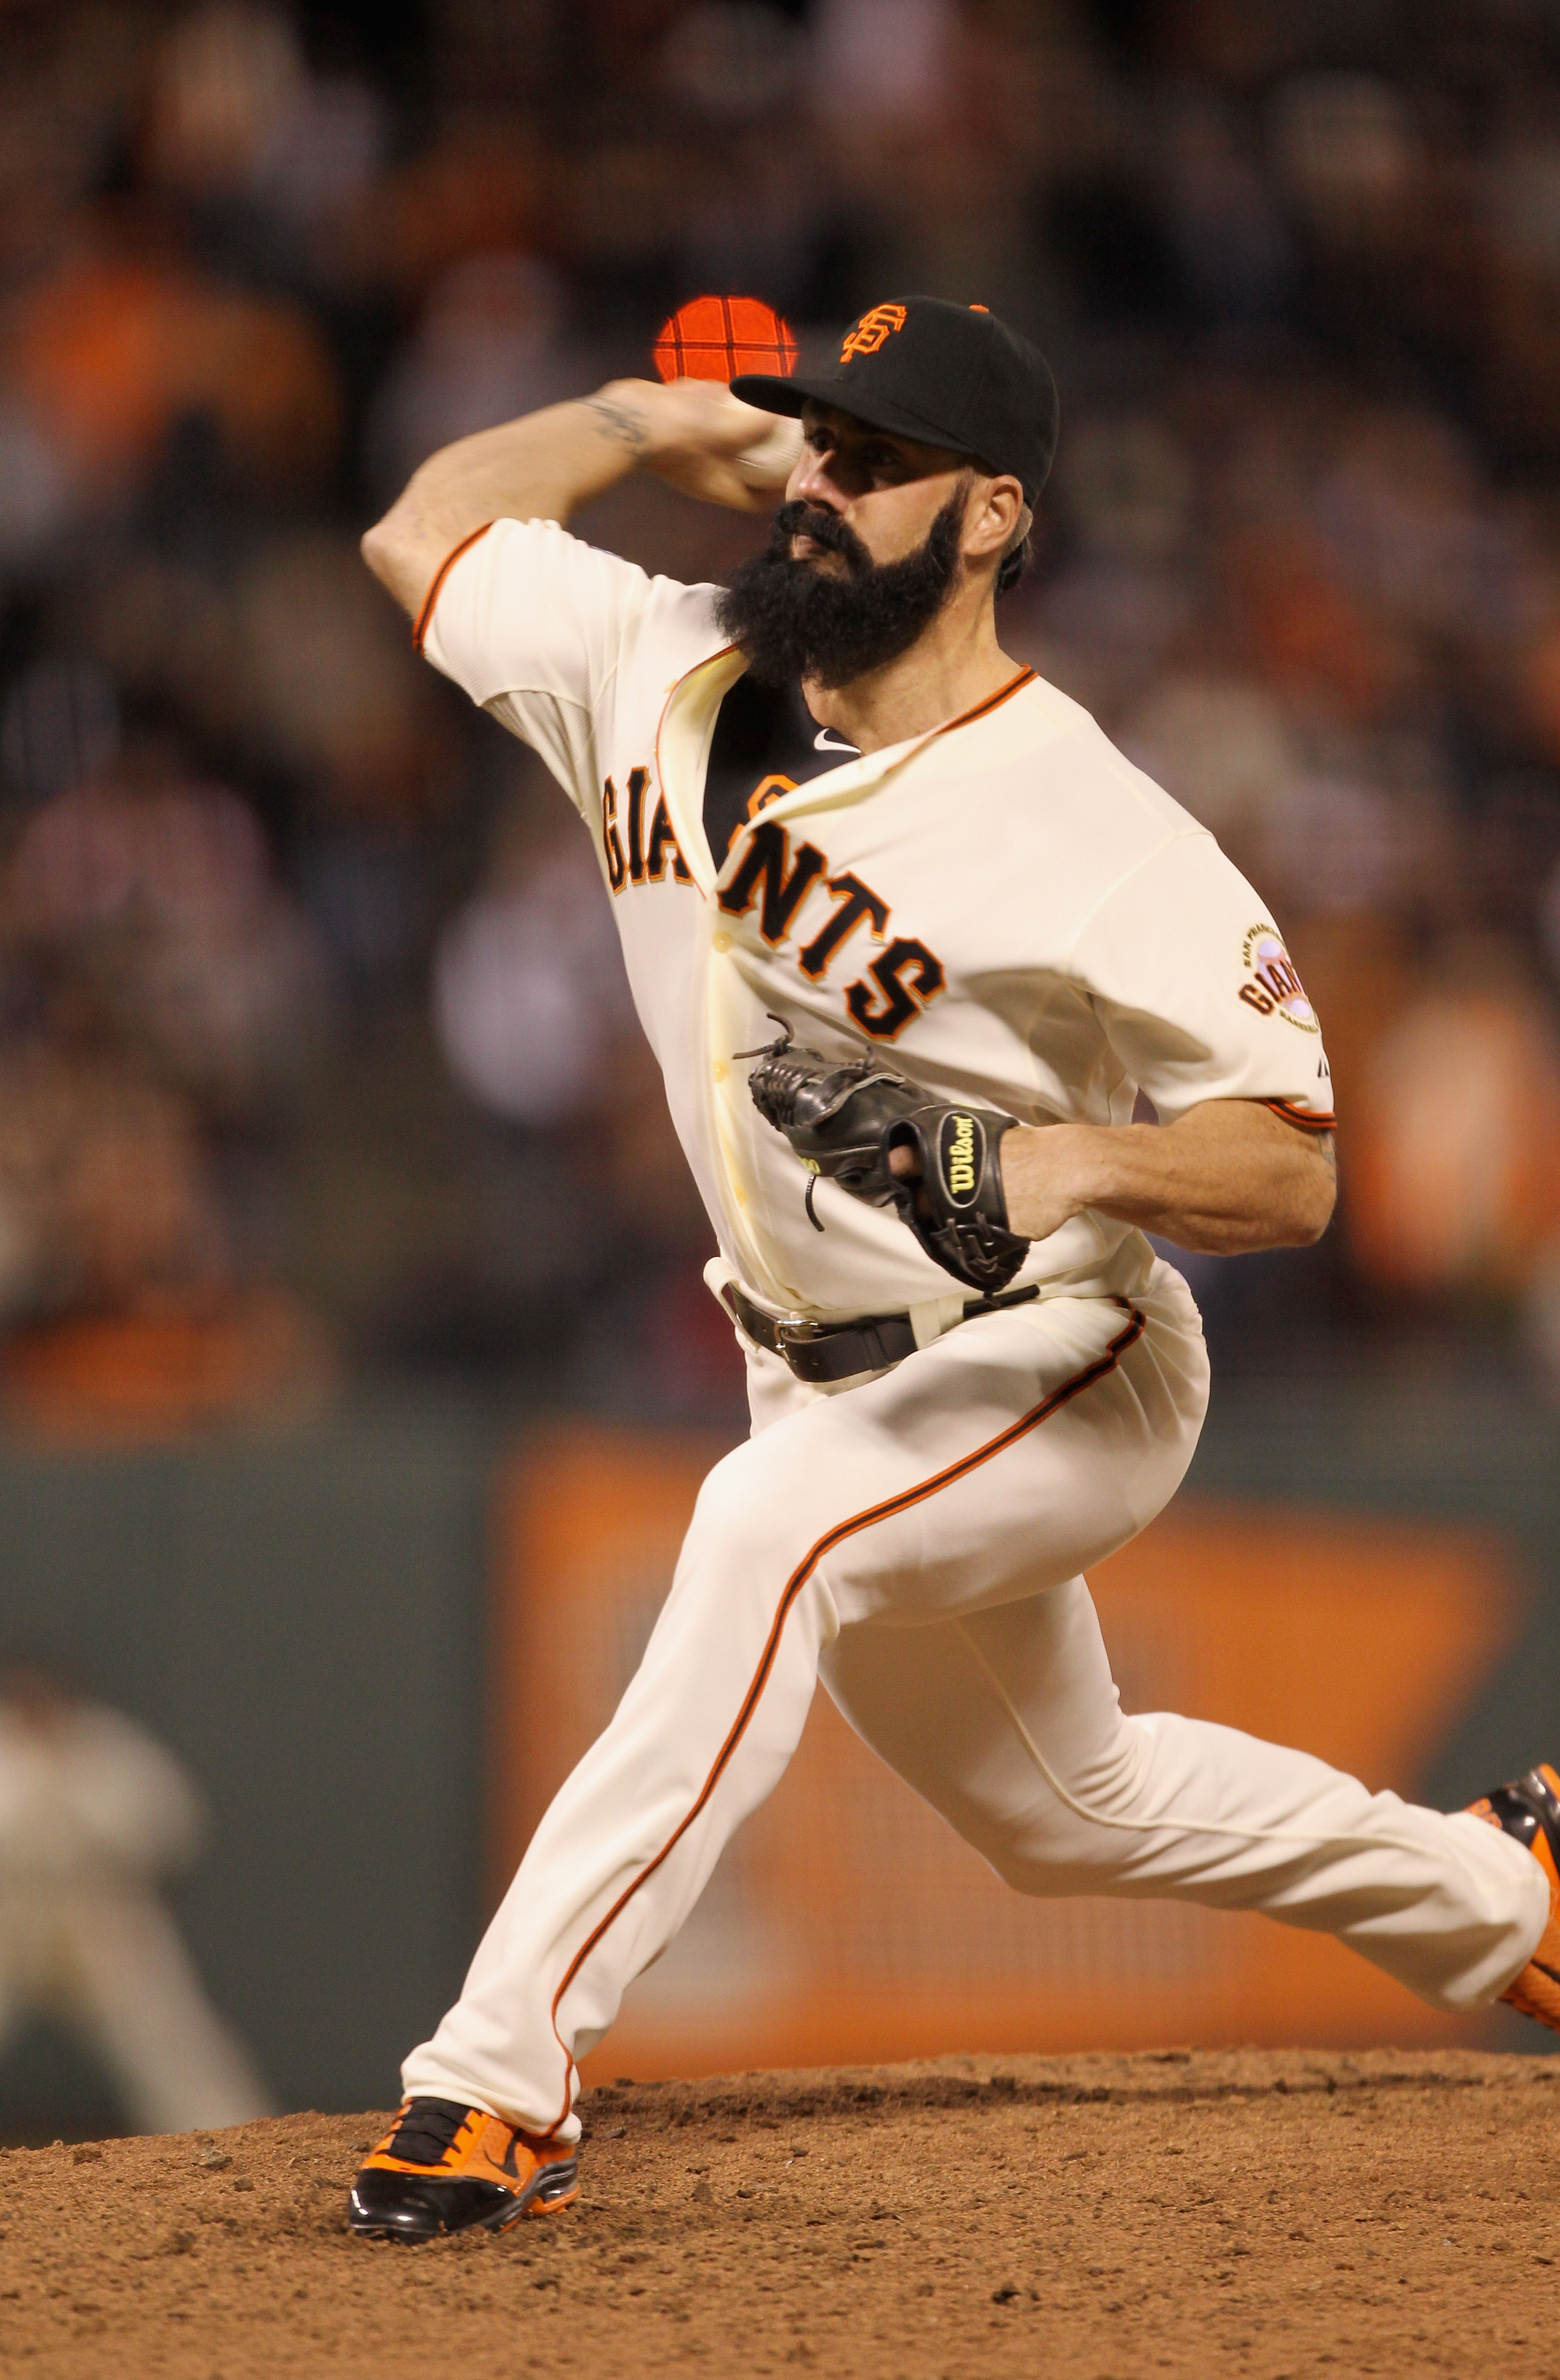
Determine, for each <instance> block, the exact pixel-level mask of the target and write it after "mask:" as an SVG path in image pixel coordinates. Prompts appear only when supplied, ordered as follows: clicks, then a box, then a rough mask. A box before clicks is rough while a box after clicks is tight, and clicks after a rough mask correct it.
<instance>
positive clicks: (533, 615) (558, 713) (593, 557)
mask: <svg viewBox="0 0 1560 2380" xmlns="http://www.w3.org/2000/svg"><path fill="white" fill-rule="evenodd" d="M658 590H664V592H665V593H666V594H669V595H671V596H674V597H676V596H686V595H687V594H688V593H689V589H682V588H676V589H673V588H672V587H671V586H670V583H669V582H667V581H664V580H659V579H652V578H650V577H647V576H646V574H645V573H644V572H643V571H642V570H640V569H639V568H638V567H637V565H635V564H633V563H631V562H625V561H624V560H623V559H622V558H621V556H620V555H618V554H615V553H602V552H601V551H600V550H599V549H598V548H597V547H595V546H591V545H587V544H585V543H584V541H583V540H581V539H579V538H577V537H571V536H570V535H569V533H568V531H567V529H563V528H559V527H558V524H557V523H556V521H516V520H495V521H492V522H490V523H489V525H488V527H487V528H485V529H479V530H478V531H477V532H476V534H475V535H474V536H473V537H471V538H469V539H468V540H467V541H466V543H465V544H464V545H461V546H457V548H456V550H455V552H454V553H452V554H451V555H450V556H449V557H448V558H447V560H446V561H445V564H444V565H443V567H442V568H441V570H440V572H439V575H438V577H436V578H435V580H434V581H433V586H432V587H431V588H430V589H429V592H428V598H427V601H425V603H424V605H423V609H422V616H421V618H420V620H419V622H418V625H417V636H416V641H417V643H418V646H419V649H420V651H421V652H422V653H423V654H424V655H425V656H426V658H427V659H428V660H429V661H431V662H433V666H434V667H435V669H439V670H442V671H443V672H444V674H445V676H446V677H449V678H453V679H454V680H455V683H456V684H457V686H463V687H464V688H465V690H466V692H467V693H468V694H469V696H470V698H471V699H472V701H473V702H477V703H480V704H481V706H482V708H483V709H484V710H490V711H492V712H493V714H494V717H495V718H497V719H498V720H499V721H500V722H501V723H502V724H503V725H504V726H506V727H507V728H508V729H509V730H510V732H511V733H512V734H514V735H518V736H519V737H520V738H521V740H522V741H523V742H524V743H527V744H530V746H532V747H533V748H534V749H535V750H536V751H537V752H538V753H540V754H541V756H542V759H543V760H544V761H545V762H546V763H547V766H548V767H549V768H550V769H551V771H553V774H554V775H555V777H556V778H557V779H558V781H559V783H561V784H562V785H563V786H564V788H565V790H566V791H567V793H568V794H569V795H570V796H571V798H572V799H573V801H574V803H575V805H576V807H579V808H583V807H586V805H587V803H588V802H589V800H590V797H591V790H592V788H593V786H594V783H595V780H596V776H597V774H598V771H597V766H596V749H597V743H598V725H599V722H600V721H601V718H602V715H603V707H604V706H605V705H606V704H607V703H608V702H609V701H610V700H611V699H612V698H613V694H614V690H615V679H616V675H617V673H618V670H619V668H620V666H621V664H622V662H623V660H624V656H625V653H626V651H627V650H628V648H629V647H630V646H631V645H632V643H633V641H634V640H635V637H636V636H637V634H639V633H640V632H641V631H642V627H643V625H644V623H645V620H646V616H647V614H649V613H651V612H652V610H653V609H654V607H655V601H656V596H657V592H658Z"/></svg>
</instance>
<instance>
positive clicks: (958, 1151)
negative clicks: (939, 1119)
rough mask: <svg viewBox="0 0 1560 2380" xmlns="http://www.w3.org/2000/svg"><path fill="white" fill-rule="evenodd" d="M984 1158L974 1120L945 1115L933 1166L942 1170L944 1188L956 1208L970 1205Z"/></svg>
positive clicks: (983, 1141) (981, 1138)
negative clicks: (937, 1166) (935, 1161)
mask: <svg viewBox="0 0 1560 2380" xmlns="http://www.w3.org/2000/svg"><path fill="white" fill-rule="evenodd" d="M985 1158H986V1135H985V1134H984V1133H983V1132H982V1131H981V1127H980V1125H979V1124H978V1123H976V1121H975V1119H974V1117H973V1116H972V1115H957V1114H949V1115H945V1117H944V1118H943V1129H942V1131H941V1132H940V1133H939V1135H937V1162H938V1164H939V1165H940V1166H941V1167H942V1169H943V1183H944V1186H945V1189H946V1191H947V1194H948V1196H949V1198H950V1199H951V1200H952V1201H953V1204H954V1205H955V1206H956V1207H969V1206H972V1205H973V1204H974V1202H975V1196H976V1194H977V1192H978V1191H979V1189H980V1187H981V1171H982V1169H983V1167H984V1164H985Z"/></svg>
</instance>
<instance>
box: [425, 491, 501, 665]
mask: <svg viewBox="0 0 1560 2380" xmlns="http://www.w3.org/2000/svg"><path fill="white" fill-rule="evenodd" d="M492 527H493V523H492V521H483V523H482V525H481V528H474V529H473V530H472V531H471V534H470V536H469V537H463V538H462V539H461V540H460V543H459V544H458V545H456V546H452V547H451V548H450V551H449V552H448V553H446V554H445V558H444V560H443V561H442V562H441V563H440V565H439V566H438V568H437V570H435V571H434V573H433V585H432V586H431V587H430V588H429V589H428V592H427V594H426V595H425V596H424V597H423V599H422V609H421V611H420V613H418V615H417V625H416V627H415V628H414V629H413V630H412V632H411V649H412V650H413V652H414V653H420V651H421V650H422V640H423V638H424V637H426V636H427V634H428V623H429V621H430V620H431V619H432V618H433V606H434V604H435V603H436V602H437V601H438V600H439V590H440V589H441V588H442V587H443V586H444V583H445V579H446V578H447V577H449V575H450V572H451V570H452V569H453V568H454V566H455V565H456V564H457V562H458V561H459V559H460V557H461V555H462V554H463V553H466V552H468V550H469V548H470V547H471V546H473V545H475V544H476V542H477V540H478V539H479V538H481V537H486V535H487V533H488V531H489V529H490V528H492Z"/></svg>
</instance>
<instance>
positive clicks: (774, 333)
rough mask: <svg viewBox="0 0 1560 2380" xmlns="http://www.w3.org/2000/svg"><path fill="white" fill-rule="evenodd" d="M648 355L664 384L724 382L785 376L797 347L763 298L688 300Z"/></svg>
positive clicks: (785, 325) (664, 327) (781, 319)
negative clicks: (743, 375) (741, 376)
mask: <svg viewBox="0 0 1560 2380" xmlns="http://www.w3.org/2000/svg"><path fill="white" fill-rule="evenodd" d="M652 355H653V356H654V358H655V369H656V370H657V371H658V372H659V373H660V375H661V377H662V379H663V380H719V381H728V380H732V379H734V378H735V377H736V375H737V373H738V372H782V373H786V374H787V375H788V374H789V373H790V372H791V370H793V369H794V367H795V364H796V360H797V343H796V339H795V336H794V335H793V334H792V331H791V326H790V324H789V323H788V322H786V319H785V317H784V315H782V314H777V313H776V312H775V310H774V307H773V306H766V305H765V304H764V302H763V300H762V297H692V298H690V299H689V302H688V304H687V305H686V306H679V307H678V308H677V310H676V313H675V314H673V315H671V316H670V317H669V318H668V320H667V321H666V322H663V323H662V325H661V328H660V331H659V332H658V333H657V334H656V340H655V345H654V347H653V348H652Z"/></svg>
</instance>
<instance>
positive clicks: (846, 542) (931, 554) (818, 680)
mask: <svg viewBox="0 0 1560 2380" xmlns="http://www.w3.org/2000/svg"><path fill="white" fill-rule="evenodd" d="M964 503H965V492H964V490H963V489H962V488H959V489H956V490H955V492H954V493H953V494H952V495H951V496H950V497H949V498H948V501H947V503H946V504H945V505H944V506H943V509H942V511H941V512H940V513H939V514H938V516H937V517H936V519H935V520H934V521H933V522H932V527H931V528H929V529H928V531H927V533H926V541H925V543H924V544H923V545H920V546H918V547H917V548H916V551H915V552H914V553H907V554H905V555H904V556H903V557H902V558H901V559H900V560H899V561H898V562H882V563H878V562H874V561H873V560H872V557H871V554H870V553H868V551H867V549H866V547H865V546H864V545H863V544H862V542H861V540H860V539H859V537H858V536H857V534H856V532H855V530H854V529H852V528H847V525H846V523H845V522H844V521H842V520H841V519H840V518H839V517H838V516H837V515H836V514H835V513H831V512H825V511H823V510H821V509H820V508H818V507H816V506H814V505H811V504H782V505H781V507H780V509H779V511H778V512H777V513H776V514H775V516H774V528H773V530H772V531H771V533H770V540H769V543H768V545H767V547H766V548H765V549H764V551H763V553H755V554H754V555H753V556H752V558H751V560H750V561H748V562H744V563H743V564H741V565H740V566H739V567H738V568H737V570H736V571H735V572H734V573H733V576H732V580H731V584H730V586H729V587H726V588H724V589H722V590H721V592H720V594H719V595H718V596H717V598H716V599H715V619H716V622H717V624H718V625H719V627H720V630H721V634H722V635H723V636H725V637H729V638H730V640H731V642H732V643H733V644H734V645H737V646H740V648H741V650H742V651H743V653H744V654H745V655H746V657H747V662H748V668H749V670H750V673H751V674H752V675H753V676H754V677H755V678H757V679H758V681H759V683H760V685H761V686H791V685H794V684H795V683H796V681H797V680H798V678H808V679H810V680H811V681H812V683H813V684H814V685H817V686H848V685H849V684H850V683H851V682H852V680H853V679H855V678H859V677H866V676H867V675H868V674H870V673H871V671H872V670H878V669H882V668H884V665H885V664H886V663H887V662H892V661H897V659H898V658H899V655H900V654H901V653H903V652H908V650H909V648H910V647H911V646H912V645H913V644H914V643H915V640H916V638H917V637H919V636H920V633H921V630H922V629H923V628H925V627H926V626H928V625H929V624H930V623H931V622H932V620H934V619H935V618H936V616H937V614H938V613H939V612H940V611H941V610H942V609H943V606H944V604H945V602H946V601H947V600H948V595H949V592H950V590H951V589H952V587H953V584H954V580H955V579H956V577H957V575H958V559H959V556H958V538H959V528H960V526H961V524H962V521H963V517H964ZM798 536H806V537H810V538H811V540H813V542H814V544H816V545H819V546H821V547H823V550H824V552H825V553H837V554H840V555H842V556H843V558H844V560H845V563H846V565H847V570H848V573H849V575H848V577H844V578H839V577H835V576H834V575H833V574H832V573H829V572H825V571H823V570H821V569H820V568H819V567H818V565H816V563H813V562H801V561H797V560H795V559H794V558H793V556H792V553H791V540H792V539H793V538H795V537H798Z"/></svg>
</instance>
